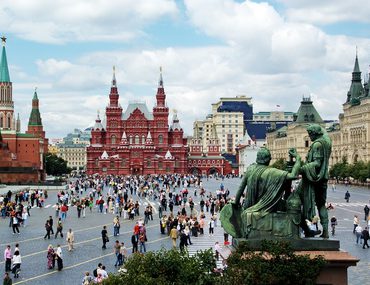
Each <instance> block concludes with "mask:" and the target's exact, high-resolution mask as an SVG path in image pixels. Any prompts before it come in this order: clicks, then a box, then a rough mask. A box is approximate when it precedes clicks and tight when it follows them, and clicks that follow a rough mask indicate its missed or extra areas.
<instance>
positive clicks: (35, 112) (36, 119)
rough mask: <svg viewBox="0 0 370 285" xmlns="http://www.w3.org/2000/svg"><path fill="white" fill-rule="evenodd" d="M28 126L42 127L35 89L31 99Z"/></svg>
mask: <svg viewBox="0 0 370 285" xmlns="http://www.w3.org/2000/svg"><path fill="white" fill-rule="evenodd" d="M28 125H29V126H42V121H41V115H40V110H39V99H38V97H37V88H35V93H34V94H33V99H32V110H31V114H30V119H29V121H28Z"/></svg>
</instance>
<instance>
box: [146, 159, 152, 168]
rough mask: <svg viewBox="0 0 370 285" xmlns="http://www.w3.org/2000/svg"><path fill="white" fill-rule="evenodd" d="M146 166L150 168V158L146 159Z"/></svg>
mask: <svg viewBox="0 0 370 285" xmlns="http://www.w3.org/2000/svg"><path fill="white" fill-rule="evenodd" d="M146 166H147V167H151V166H152V161H151V159H150V157H148V158H147V161H146Z"/></svg>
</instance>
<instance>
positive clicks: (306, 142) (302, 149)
mask: <svg viewBox="0 0 370 285" xmlns="http://www.w3.org/2000/svg"><path fill="white" fill-rule="evenodd" d="M310 124H319V125H320V126H322V127H323V128H325V122H324V121H323V119H322V118H321V116H320V115H319V113H318V112H317V111H316V108H315V107H314V105H313V103H312V101H311V98H310V97H307V98H303V99H302V101H301V105H300V107H299V109H298V111H297V113H296V114H295V115H294V116H293V122H292V123H290V124H288V125H287V126H286V127H283V128H280V129H277V130H271V131H270V132H268V133H267V135H266V146H267V148H268V149H269V150H270V152H271V157H272V160H271V163H274V162H275V161H276V160H278V159H284V160H288V152H289V149H290V148H293V147H294V148H296V149H297V152H298V154H299V155H300V156H301V157H302V158H303V159H305V157H306V155H307V153H308V150H309V148H310V145H311V141H310V138H309V136H308V134H307V131H306V128H307V126H308V125H310Z"/></svg>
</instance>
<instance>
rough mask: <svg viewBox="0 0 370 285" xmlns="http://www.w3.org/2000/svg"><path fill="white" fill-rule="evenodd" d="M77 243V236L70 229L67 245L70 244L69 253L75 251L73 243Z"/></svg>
mask: <svg viewBox="0 0 370 285" xmlns="http://www.w3.org/2000/svg"><path fill="white" fill-rule="evenodd" d="M74 241H75V234H74V233H73V232H72V229H69V230H68V232H67V243H68V251H71V250H73V249H74V248H73V243H74Z"/></svg>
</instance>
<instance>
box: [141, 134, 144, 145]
mask: <svg viewBox="0 0 370 285" xmlns="http://www.w3.org/2000/svg"><path fill="white" fill-rule="evenodd" d="M141 144H145V136H144V135H142V136H141Z"/></svg>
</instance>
